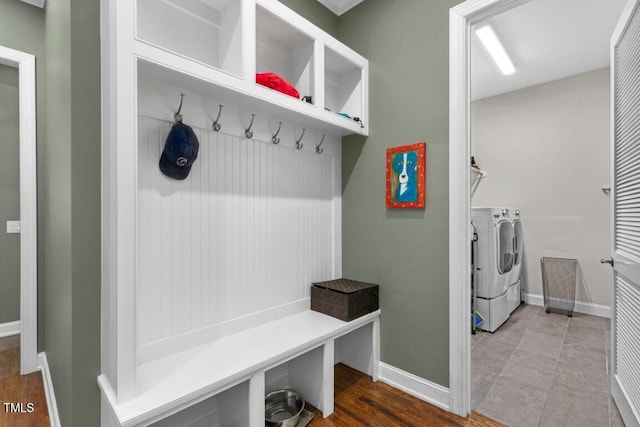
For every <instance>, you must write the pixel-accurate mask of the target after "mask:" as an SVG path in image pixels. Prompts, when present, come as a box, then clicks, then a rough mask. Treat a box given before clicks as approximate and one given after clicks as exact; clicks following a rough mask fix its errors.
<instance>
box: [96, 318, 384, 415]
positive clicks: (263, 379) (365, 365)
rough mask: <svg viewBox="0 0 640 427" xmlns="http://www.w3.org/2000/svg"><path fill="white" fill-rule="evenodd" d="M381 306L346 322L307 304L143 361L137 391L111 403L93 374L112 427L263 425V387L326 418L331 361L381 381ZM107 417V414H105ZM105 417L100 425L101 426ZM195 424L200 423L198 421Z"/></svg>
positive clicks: (330, 395)
mask: <svg viewBox="0 0 640 427" xmlns="http://www.w3.org/2000/svg"><path fill="white" fill-rule="evenodd" d="M379 318H380V311H379V310H378V311H376V312H374V313H370V314H367V315H365V316H363V317H360V318H358V319H355V320H353V321H351V322H343V321H341V320H338V319H335V318H333V317H330V316H326V315H324V314H320V313H317V312H315V311H310V310H305V311H302V312H299V313H296V314H293V315H289V316H286V317H283V318H280V319H277V320H273V321H270V322H267V323H264V324H261V325H259V326H256V327H253V328H250V329H246V330H244V331H240V332H237V333H234V334H232V335H228V336H224V337H221V338H218V339H216V340H214V341H211V342H208V343H206V344H203V345H200V346H198V347H194V348H189V349H185V350H183V351H180V349H175V353H174V354H171V355H168V356H165V357H163V358H160V359H157V360H152V361H149V362H146V363H144V364H141V365H140V366H138V369H137V383H136V390H137V393H136V394H137V397H136V398H134V399H132V400H129V401H127V402H116V399H115V393H114V392H113V389H112V388H111V386H110V384H109V382H108V381H107V380H106V378H105V377H104V376H101V377H100V378H99V379H98V382H99V384H100V388H101V389H102V391H103V394H104V396H105V398H106V403H107V405H108V406H109V409H110V413H111V415H112V416H113V420H112V422H111V424H113V425H114V426H116V425H117V426H147V425H154V426H170V425H190V424H191V423H192V422H193V421H194V420H198V421H199V422H202V421H204V420H206V422H207V425H238V426H252V427H253V426H256V427H257V426H264V396H265V393H267V392H269V391H271V390H274V389H278V388H283V387H284V388H286V387H289V388H293V389H295V390H297V391H299V392H301V393H302V394H303V396H304V397H305V398H306V400H307V402H309V403H310V404H312V405H313V406H315V407H316V408H318V409H320V410H322V413H323V416H325V417H326V416H328V415H330V414H331V413H332V412H333V408H334V400H333V399H334V396H333V393H334V388H333V367H334V365H335V364H336V363H344V364H345V365H348V366H351V367H353V368H355V369H357V370H359V371H361V372H365V373H367V374H368V375H370V376H371V377H372V379H373V380H374V381H376V380H377V379H378V362H379ZM103 415H104V414H103ZM104 423H105V420H104V417H103V426H104V425H105V424H104ZM199 425H200V424H199Z"/></svg>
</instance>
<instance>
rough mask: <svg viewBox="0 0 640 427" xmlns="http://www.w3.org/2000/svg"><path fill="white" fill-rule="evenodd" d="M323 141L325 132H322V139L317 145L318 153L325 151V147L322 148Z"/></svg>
mask: <svg viewBox="0 0 640 427" xmlns="http://www.w3.org/2000/svg"><path fill="white" fill-rule="evenodd" d="M323 142H324V134H322V139H321V140H320V144H318V145H316V153H318V154H322V152H323V151H324V148H320V146H321V145H322V143H323Z"/></svg>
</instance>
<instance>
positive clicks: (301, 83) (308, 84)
mask: <svg viewBox="0 0 640 427" xmlns="http://www.w3.org/2000/svg"><path fill="white" fill-rule="evenodd" d="M313 56H314V55H313V39H311V38H310V37H309V36H308V35H306V34H304V33H302V32H301V31H299V30H298V29H296V28H295V27H293V26H292V25H290V24H288V23H286V22H285V21H283V20H282V19H280V18H278V17H277V16H275V15H273V14H272V13H271V12H269V11H268V10H266V9H264V8H262V7H260V6H257V7H256V72H257V73H267V72H275V73H278V74H280V75H281V76H282V77H284V79H285V80H287V81H288V82H289V83H291V84H292V85H293V86H295V87H296V89H297V90H298V92H300V97H304V96H311V97H312V99H313V98H314V93H313V92H314V90H313Z"/></svg>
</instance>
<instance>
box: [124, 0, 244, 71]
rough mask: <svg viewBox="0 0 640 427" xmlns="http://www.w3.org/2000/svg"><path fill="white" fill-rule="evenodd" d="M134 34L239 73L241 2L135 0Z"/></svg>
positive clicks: (186, 55) (157, 44) (148, 41)
mask: <svg viewBox="0 0 640 427" xmlns="http://www.w3.org/2000/svg"><path fill="white" fill-rule="evenodd" d="M136 7H137V11H136V12H137V22H136V30H137V31H136V33H137V38H138V39H139V40H142V41H144V42H146V43H149V44H152V45H155V46H157V47H160V48H163V49H165V50H168V51H171V52H173V53H175V54H178V55H181V56H184V57H186V58H188V59H191V60H194V61H198V62H201V63H204V64H206V65H209V66H211V67H214V68H217V69H220V70H223V71H225V72H228V73H230V74H233V75H236V76H241V75H242V70H243V60H242V58H243V53H242V19H241V18H242V2H241V1H237V0H137V5H136Z"/></svg>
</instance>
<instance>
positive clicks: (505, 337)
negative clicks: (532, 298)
mask: <svg viewBox="0 0 640 427" xmlns="http://www.w3.org/2000/svg"><path fill="white" fill-rule="evenodd" d="M609 336H610V323H609V319H605V318H602V317H595V316H589V315H586V314H580V313H574V315H573V317H567V316H566V315H565V314H560V313H548V314H547V313H545V310H544V308H543V307H537V306H532V305H526V304H523V305H521V306H520V307H518V309H517V310H516V311H514V312H513V314H512V315H511V317H510V318H509V320H507V322H506V323H505V324H504V325H502V326H501V327H500V328H499V329H498V330H497V331H496V332H494V333H493V334H490V333H487V332H479V333H478V334H476V335H472V338H471V345H472V347H471V408H472V409H473V410H476V411H478V412H480V413H481V414H484V415H487V416H490V417H492V418H494V419H496V420H499V421H502V422H504V423H506V424H509V425H510V426H513V427H528V426H534V427H538V426H541V427H542V426H544V427H547V426H549V427H557V426H580V427H585V426H593V427H622V426H624V424H623V422H622V419H621V418H620V414H619V413H618V409H617V408H616V406H615V403H614V402H613V401H612V400H611V398H610V397H609V373H608V362H609V353H610V349H609Z"/></svg>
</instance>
